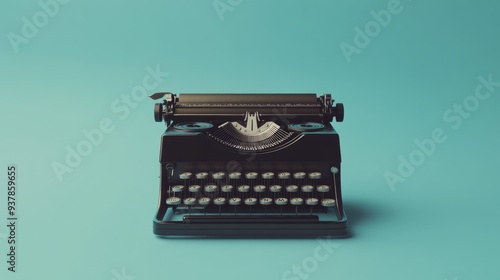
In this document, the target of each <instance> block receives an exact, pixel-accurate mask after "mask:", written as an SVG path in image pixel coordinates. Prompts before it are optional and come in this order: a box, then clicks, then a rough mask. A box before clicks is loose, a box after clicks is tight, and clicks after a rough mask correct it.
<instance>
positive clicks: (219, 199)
mask: <svg viewBox="0 0 500 280" xmlns="http://www.w3.org/2000/svg"><path fill="white" fill-rule="evenodd" d="M225 203H226V199H225V198H223V197H217V198H214V204H215V205H224V204H225Z"/></svg>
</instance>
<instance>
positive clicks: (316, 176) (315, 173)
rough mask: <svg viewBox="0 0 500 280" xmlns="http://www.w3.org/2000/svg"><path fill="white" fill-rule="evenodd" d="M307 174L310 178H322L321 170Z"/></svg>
mask: <svg viewBox="0 0 500 280" xmlns="http://www.w3.org/2000/svg"><path fill="white" fill-rule="evenodd" d="M307 176H308V177H309V179H314V180H317V179H321V173H320V172H311V173H309V174H307Z"/></svg>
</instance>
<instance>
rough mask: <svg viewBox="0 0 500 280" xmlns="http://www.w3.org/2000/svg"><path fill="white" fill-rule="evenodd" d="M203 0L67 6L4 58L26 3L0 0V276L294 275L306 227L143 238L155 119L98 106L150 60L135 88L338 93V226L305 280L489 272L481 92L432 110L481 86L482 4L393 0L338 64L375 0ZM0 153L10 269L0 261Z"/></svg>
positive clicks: (307, 244) (490, 196)
mask: <svg viewBox="0 0 500 280" xmlns="http://www.w3.org/2000/svg"><path fill="white" fill-rule="evenodd" d="M221 2H222V3H227V5H229V7H231V9H232V10H231V11H227V12H225V13H224V14H223V18H222V20H221V18H220V17H219V16H218V14H217V12H216V10H215V8H214V5H213V3H214V1H180V0H179V1H160V0H156V1H135V2H134V1H129V2H125V1H116V0H115V1H80V0H72V1H69V3H67V4H65V5H62V4H61V5H60V6H59V12H58V13H57V14H56V15H54V17H51V18H50V19H49V21H48V23H47V24H46V25H45V26H43V27H41V28H39V30H38V32H37V33H36V35H35V36H34V37H33V38H30V39H28V42H27V43H26V44H21V45H20V46H19V52H18V53H16V52H15V50H14V48H13V47H12V45H11V43H10V41H9V39H8V36H9V33H11V32H14V33H16V34H21V28H22V26H23V21H22V18H23V17H27V18H28V19H30V20H31V19H32V17H33V15H34V14H35V13H37V12H39V11H41V10H42V9H41V6H40V4H39V3H38V2H37V1H2V2H1V3H0V15H1V16H0V35H2V37H1V38H2V39H0V127H1V132H0V135H1V137H0V169H1V172H0V182H1V185H2V186H4V187H2V188H1V191H0V195H1V197H2V199H1V200H0V218H1V224H0V225H2V226H1V227H0V254H1V256H0V275H1V277H0V278H1V279H9V280H10V279H23V280H24V279H37V278H40V277H41V278H43V279H45V278H50V279H54V280H57V279H73V280H78V279H114V280H131V279H136V280H143V279H167V278H168V279H221V280H222V279H301V278H300V277H298V276H293V275H288V276H286V271H287V270H291V268H292V266H294V265H299V266H301V265H302V263H303V262H304V261H305V260H308V258H309V260H310V258H311V257H313V256H314V250H315V249H316V248H317V247H318V246H319V243H318V241H317V240H315V239H305V240H304V239H300V240H296V239H284V240H282V239H278V240H269V239H243V240H241V239H229V240H226V239H215V240H214V239H174V240H165V239H159V238H156V237H155V236H153V234H152V218H153V214H154V212H155V208H156V203H157V194H158V171H159V170H158V154H159V140H160V135H161V133H162V131H163V130H164V126H163V125H162V124H160V123H155V122H154V121H153V117H152V112H153V103H154V102H153V101H151V100H149V99H141V100H139V101H138V102H136V103H137V104H136V105H137V106H136V107H135V108H131V107H129V109H130V110H129V114H128V115H127V116H126V117H124V116H123V115H122V113H117V112H116V110H115V111H113V109H112V108H111V104H113V102H119V104H120V105H123V104H124V103H120V102H121V101H119V100H120V98H121V96H122V95H124V96H131V93H132V90H133V88H134V87H136V86H138V85H141V84H142V80H143V77H145V76H146V75H147V74H148V72H147V70H146V68H147V67H148V66H149V67H152V68H155V67H156V66H157V65H159V67H160V69H161V71H164V72H168V73H169V75H168V77H165V78H163V79H162V81H161V82H160V83H158V85H157V87H155V88H154V89H152V90H148V93H152V92H154V91H167V90H168V91H172V92H175V93H179V92H241V93H244V92H315V93H324V92H328V93H332V94H333V95H334V98H335V99H336V100H338V101H339V102H343V103H344V104H345V106H346V118H345V121H344V122H343V123H334V126H335V128H336V129H337V130H338V132H339V134H340V136H341V141H342V143H341V148H342V153H343V170H342V171H343V174H342V175H343V181H342V183H343V186H342V187H343V192H344V193H343V195H344V199H345V204H346V211H347V215H348V218H349V222H350V230H351V232H352V234H353V237H352V238H349V239H340V240H335V241H334V242H335V243H336V246H337V247H338V248H335V249H334V250H333V253H331V254H329V255H328V259H327V260H325V261H320V262H318V265H317V267H316V268H315V269H313V271H311V272H309V273H307V277H308V278H307V279H343V280H346V279H429V280H430V279H460V280H462V279H498V277H500V268H499V265H498V264H499V263H498V260H499V259H500V255H499V252H500V242H499V241H500V240H499V239H500V238H499V236H500V226H499V215H500V206H499V203H498V197H499V195H500V185H499V176H498V157H499V156H500V148H499V145H498V143H499V140H500V133H499V125H498V123H499V120H500V118H499V117H500V115H499V111H498V106H499V105H500V87H496V92H493V93H492V94H491V97H490V98H488V99H487V100H485V101H481V102H480V104H479V107H478V108H477V110H475V111H474V112H471V115H470V117H468V118H467V119H463V123H462V124H461V126H460V127H459V128H458V129H456V130H454V129H452V128H451V123H449V122H446V121H445V120H444V119H443V113H445V112H446V111H447V110H448V109H450V108H453V104H455V103H462V102H463V100H464V98H466V97H467V96H470V95H472V94H473V93H474V90H475V88H476V86H477V85H478V84H479V81H478V77H479V76H483V77H488V75H492V79H493V80H494V81H500V69H499V62H500V52H499V49H500V37H499V36H498V26H500V17H499V16H498V11H499V9H500V2H498V1H487V0H484V1H451V0H450V1H423V0H422V1H417V0H414V1H406V0H402V1H401V7H402V8H403V10H402V11H401V12H400V13H399V14H395V15H392V17H391V22H390V23H389V24H388V25H387V26H386V27H383V28H381V31H380V33H379V34H378V35H377V36H374V37H373V38H371V41H370V43H369V44H368V45H367V46H366V47H365V48H361V49H360V52H359V53H358V54H353V55H352V56H351V62H350V63H348V61H347V59H346V57H345V56H344V54H343V53H342V51H341V49H340V47H339V45H340V44H341V43H342V42H346V43H349V44H354V43H353V39H354V36H355V31H354V28H355V27H356V26H358V27H360V28H361V29H364V26H365V25H366V24H367V23H368V22H369V21H372V20H373V16H372V15H371V14H370V11H372V10H374V11H380V10H382V9H387V5H388V3H389V1H386V0H383V1H356V2H355V3H353V1H326V0H325V1H296V0H295V1H264V0H252V1H250V0H244V1H242V2H241V3H240V2H238V1H236V0H233V1H230V2H227V1H226V0H221ZM231 3H232V4H233V5H232V6H231ZM115 100H118V101H115ZM134 106H135V105H134ZM120 117H122V118H123V119H121V118H120ZM103 119H109V120H111V122H112V125H113V127H114V130H113V131H112V132H111V133H107V134H105V135H104V138H103V140H102V143H100V144H99V145H97V146H94V147H93V149H92V151H91V152H90V153H89V155H88V156H86V157H84V158H83V160H82V162H81V163H80V164H79V165H78V166H76V167H75V168H74V169H73V171H72V172H71V173H66V174H64V175H63V177H62V181H60V180H58V178H57V176H56V174H55V172H54V170H53V167H52V164H53V162H60V163H64V162H65V157H66V155H67V150H66V147H67V146H69V147H72V148H75V147H76V146H77V144H78V143H79V142H81V141H82V140H84V139H85V136H84V135H83V134H82V130H92V129H96V128H98V127H99V122H100V121H101V120H103ZM435 128H442V129H443V130H444V131H445V133H446V135H447V140H446V141H445V142H444V143H442V144H438V145H437V147H436V149H435V152H434V153H432V154H431V155H430V156H429V157H426V158H425V162H424V163H423V164H422V165H420V166H418V167H416V170H415V171H414V173H413V174H412V175H411V176H409V177H408V178H406V179H405V181H404V182H400V183H397V184H396V185H395V186H394V188H393V189H391V188H390V187H389V184H388V183H387V181H386V178H385V177H384V173H385V172H387V171H390V172H393V173H396V172H397V167H398V164H399V159H398V156H403V157H405V158H408V156H409V154H410V153H411V152H412V151H413V150H415V149H417V146H416V145H415V143H414V141H415V140H416V139H419V140H422V139H424V138H429V137H431V133H432V131H433V130H434V129H435ZM11 163H15V164H16V165H17V167H18V169H19V176H18V183H19V187H18V194H17V198H18V211H17V213H18V217H19V221H18V223H19V225H18V243H19V244H18V252H17V254H18V266H17V270H18V272H16V273H11V272H8V271H7V264H6V262H5V261H4V260H6V256H5V254H6V249H7V243H6V239H5V237H6V233H7V230H6V227H5V226H3V224H4V221H5V218H6V217H7V213H6V203H5V201H6V199H5V196H6V188H5V185H6V182H7V178H6V167H7V165H8V164H11ZM284 276H285V277H284ZM283 277H284V278H283ZM287 277H289V278H287ZM292 277H295V278H292ZM303 278H304V279H306V278H305V277H303Z"/></svg>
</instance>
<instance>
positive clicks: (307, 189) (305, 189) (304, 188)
mask: <svg viewBox="0 0 500 280" xmlns="http://www.w3.org/2000/svg"><path fill="white" fill-rule="evenodd" d="M300 189H301V190H302V192H312V191H314V187H313V186H311V185H304V186H302V188H300Z"/></svg>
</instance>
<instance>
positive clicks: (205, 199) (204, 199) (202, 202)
mask: <svg viewBox="0 0 500 280" xmlns="http://www.w3.org/2000/svg"><path fill="white" fill-rule="evenodd" d="M198 203H199V204H200V205H208V204H210V198H208V197H202V198H200V199H198Z"/></svg>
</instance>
